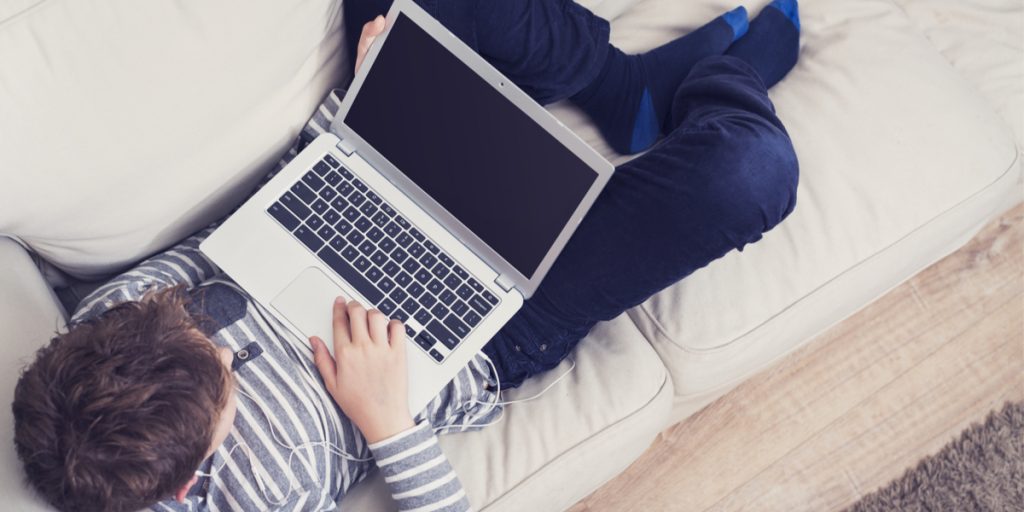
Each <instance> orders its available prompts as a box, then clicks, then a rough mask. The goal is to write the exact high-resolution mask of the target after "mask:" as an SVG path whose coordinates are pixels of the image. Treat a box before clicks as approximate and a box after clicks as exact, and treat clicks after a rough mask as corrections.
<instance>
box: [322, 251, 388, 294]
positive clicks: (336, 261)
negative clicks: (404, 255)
mask: <svg viewBox="0 0 1024 512" xmlns="http://www.w3.org/2000/svg"><path fill="white" fill-rule="evenodd" d="M317 256H319V257H320V259H321V260H323V262H324V263H326V264H327V266H328V267H331V270H334V271H335V272H337V273H338V275H339V276H341V278H342V279H343V280H345V282H347V283H348V284H349V285H351V286H352V288H355V290H356V291H357V292H359V294H360V295H362V296H363V297H365V298H366V300H367V301H369V302H370V304H376V303H377V302H380V300H381V299H383V298H384V294H383V293H381V292H380V290H378V289H377V288H376V287H374V286H373V284H372V283H370V282H369V281H367V280H366V278H364V277H363V276H361V275H359V273H358V272H356V269H354V268H352V266H351V265H350V264H349V263H348V262H347V261H345V260H343V259H342V258H341V257H340V256H338V255H337V254H335V253H334V251H331V250H330V249H328V248H324V249H323V250H321V251H320V252H318V253H317ZM357 261H358V260H357Z"/></svg>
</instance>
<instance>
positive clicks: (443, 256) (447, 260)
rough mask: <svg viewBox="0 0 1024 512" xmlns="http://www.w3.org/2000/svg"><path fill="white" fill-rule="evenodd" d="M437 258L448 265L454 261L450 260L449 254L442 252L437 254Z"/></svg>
mask: <svg viewBox="0 0 1024 512" xmlns="http://www.w3.org/2000/svg"><path fill="white" fill-rule="evenodd" d="M437 259H439V260H441V262H442V263H444V264H445V265H448V266H449V267H450V266H452V265H454V264H455V261H454V260H452V258H451V257H450V256H448V255H447V254H445V253H443V252H442V253H441V254H438V255H437Z"/></svg>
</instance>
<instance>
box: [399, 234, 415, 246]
mask: <svg viewBox="0 0 1024 512" xmlns="http://www.w3.org/2000/svg"><path fill="white" fill-rule="evenodd" d="M395 240H396V241H397V242H398V245H401V246H402V247H409V244H412V243H414V242H413V239H412V237H411V236H409V233H402V234H400V235H398V238H396V239H395Z"/></svg>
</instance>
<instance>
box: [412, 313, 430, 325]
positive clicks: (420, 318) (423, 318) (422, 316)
mask: <svg viewBox="0 0 1024 512" xmlns="http://www.w3.org/2000/svg"><path fill="white" fill-rule="evenodd" d="M413 317H414V318H416V322H419V323H420V324H423V325H424V326H426V325H427V324H428V323H430V321H431V319H433V318H434V317H433V316H432V315H431V314H430V311H428V310H426V309H420V310H419V311H417V312H416V314H414V315H413Z"/></svg>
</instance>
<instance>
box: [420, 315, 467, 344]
mask: <svg viewBox="0 0 1024 512" xmlns="http://www.w3.org/2000/svg"><path fill="white" fill-rule="evenodd" d="M426 327H427V330H428V331H430V334H433V335H434V337H435V338H437V341H440V342H441V344H442V345H444V346H446V347H448V348H449V349H453V348H455V346H456V345H458V344H459V338H458V337H456V336H455V335H454V334H452V332H451V331H449V330H448V328H447V327H445V326H443V325H441V322H438V321H437V320H431V321H430V323H429V324H427V326H426Z"/></svg>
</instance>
